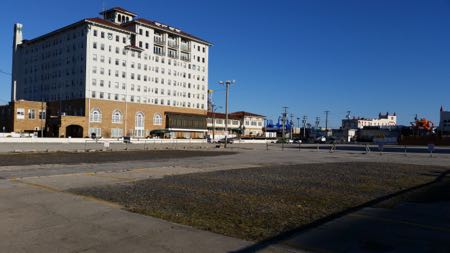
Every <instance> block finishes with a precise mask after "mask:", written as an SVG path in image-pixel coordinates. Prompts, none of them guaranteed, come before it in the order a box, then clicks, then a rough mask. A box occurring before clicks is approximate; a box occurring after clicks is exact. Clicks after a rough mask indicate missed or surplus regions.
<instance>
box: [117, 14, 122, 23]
mask: <svg viewBox="0 0 450 253" xmlns="http://www.w3.org/2000/svg"><path fill="white" fill-rule="evenodd" d="M117 20H119V22H122V15H120V14H119V15H117Z"/></svg>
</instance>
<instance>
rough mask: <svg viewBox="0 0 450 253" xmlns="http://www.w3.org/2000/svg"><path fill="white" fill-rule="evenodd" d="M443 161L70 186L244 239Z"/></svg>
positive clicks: (349, 203) (391, 188)
mask: <svg viewBox="0 0 450 253" xmlns="http://www.w3.org/2000/svg"><path fill="white" fill-rule="evenodd" d="M444 170H445V168H443V167H432V166H422V165H405V164H403V165H401V164H388V163H362V162H354V163H323V164H301V165H283V166H282V165H280V166H271V167H262V168H249V169H238V170H228V171H217V172H208V173H195V174H186V175H178V176H168V177H165V178H162V179H148V180H143V181H138V182H135V183H129V184H122V185H110V186H104V187H94V188H83V189H72V190H71V192H74V193H77V194H83V195H89V196H94V197H97V198H101V199H105V200H108V201H112V202H117V203H119V204H121V205H123V206H124V208H126V209H127V210H129V211H132V212H137V213H142V214H146V215H151V216H155V217H158V218H162V219H166V220H169V221H173V222H176V223H182V224H187V225H191V226H194V227H197V228H200V229H204V230H210V231H213V232H216V233H221V234H225V235H228V236H233V237H238V238H243V239H247V240H261V239H265V238H270V237H272V236H275V235H277V234H279V233H281V232H284V231H288V230H291V229H295V228H298V227H299V226H302V225H306V224H309V223H311V222H313V221H315V220H317V219H320V218H323V217H326V216H328V215H331V214H333V213H336V212H340V211H343V210H346V209H348V208H351V207H355V206H357V205H361V204H364V203H366V202H368V201H370V200H373V199H376V198H378V197H382V196H385V195H388V194H391V193H395V192H397V191H400V190H403V189H407V188H410V187H413V186H417V185H420V184H423V183H427V182H430V181H433V180H434V179H435V178H436V177H437V176H438V174H439V173H440V172H442V171H444Z"/></svg>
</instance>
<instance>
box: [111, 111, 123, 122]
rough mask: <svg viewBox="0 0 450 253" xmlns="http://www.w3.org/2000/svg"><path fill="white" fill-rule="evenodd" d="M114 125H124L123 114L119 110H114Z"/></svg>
mask: <svg viewBox="0 0 450 253" xmlns="http://www.w3.org/2000/svg"><path fill="white" fill-rule="evenodd" d="M112 123H116V124H118V123H122V113H121V112H120V111H119V110H114V111H113V113H112Z"/></svg>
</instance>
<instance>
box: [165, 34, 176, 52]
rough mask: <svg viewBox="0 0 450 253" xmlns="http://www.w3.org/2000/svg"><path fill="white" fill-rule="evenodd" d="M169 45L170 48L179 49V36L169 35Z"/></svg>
mask: <svg viewBox="0 0 450 253" xmlns="http://www.w3.org/2000/svg"><path fill="white" fill-rule="evenodd" d="M167 45H168V46H169V47H170V48H173V49H178V41H177V38H175V37H173V36H169V38H168V39H167Z"/></svg>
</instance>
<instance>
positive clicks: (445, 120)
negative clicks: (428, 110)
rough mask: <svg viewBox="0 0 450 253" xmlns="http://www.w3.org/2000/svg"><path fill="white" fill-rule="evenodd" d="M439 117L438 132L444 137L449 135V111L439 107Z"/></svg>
mask: <svg viewBox="0 0 450 253" xmlns="http://www.w3.org/2000/svg"><path fill="white" fill-rule="evenodd" d="M439 115H440V117H439V131H440V132H441V133H442V134H445V135H447V134H450V111H444V107H442V106H441V110H440V114H439Z"/></svg>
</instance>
